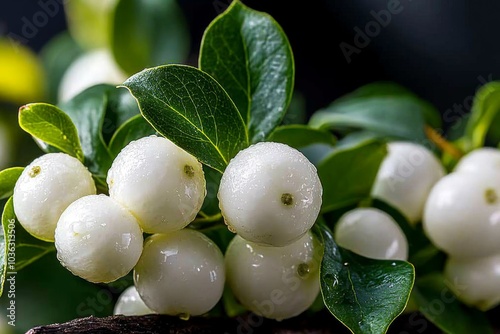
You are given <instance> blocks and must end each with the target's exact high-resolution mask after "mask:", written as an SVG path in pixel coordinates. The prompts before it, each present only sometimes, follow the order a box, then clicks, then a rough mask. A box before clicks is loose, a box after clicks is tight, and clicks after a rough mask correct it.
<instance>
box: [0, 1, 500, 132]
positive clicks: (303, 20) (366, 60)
mask: <svg viewBox="0 0 500 334" xmlns="http://www.w3.org/2000/svg"><path fill="white" fill-rule="evenodd" d="M43 1H48V0H43ZM54 1H56V0H54ZM57 1H62V0H57ZM66 1H71V0H66ZM229 1H230V0H179V3H180V5H181V7H182V9H183V10H184V13H185V15H186V17H187V19H188V23H189V28H190V30H191V34H192V53H193V56H195V55H196V53H197V51H198V47H199V44H200V41H201V36H202V34H203V30H204V29H205V28H206V26H207V25H208V24H209V22H210V21H211V20H212V19H213V18H214V17H215V16H216V15H217V14H218V13H219V12H220V11H221V10H223V9H224V7H225V6H226V5H227V3H228V2H229ZM244 3H245V4H247V5H249V6H250V7H252V8H254V9H258V10H262V11H265V12H268V13H269V14H271V15H272V16H273V17H274V18H275V19H276V20H277V22H278V23H280V24H281V25H282V27H283V29H284V30H285V33H286V34H287V36H288V38H289V39H290V43H291V45H292V48H293V51H294V55H295V62H296V88H297V90H298V91H300V92H301V93H302V94H303V95H304V97H305V98H306V107H307V111H308V112H309V113H311V112H313V111H314V110H316V109H319V108H321V107H323V106H325V105H327V104H328V103H329V102H331V101H332V100H333V99H335V98H337V97H339V96H340V95H342V94H345V93H347V92H349V91H351V90H353V89H355V88H357V87H359V86H361V85H363V84H366V83H369V82H372V81H376V80H392V81H395V82H397V83H399V84H402V85H404V86H406V87H408V88H409V89H411V90H412V91H414V92H415V93H417V94H418V95H420V96H421V97H423V98H425V99H427V100H428V101H430V102H431V103H433V104H434V105H436V106H437V107H438V109H439V110H440V111H441V112H442V113H444V112H445V111H446V110H448V109H452V108H453V107H454V105H455V107H461V106H463V107H464V110H467V109H469V108H470V100H471V96H472V95H474V93H475V91H476V89H477V88H478V87H479V86H480V85H481V84H484V83H485V82H486V81H491V80H495V79H497V78H498V77H499V74H500V62H499V61H497V59H499V56H500V43H498V33H497V30H498V29H499V28H498V15H499V14H500V2H497V1H487V0H479V1H474V2H473V1H453V2H451V1H442V0H401V1H396V0H314V1H308V2H307V3H306V2H305V1H285V0H275V1H269V0H266V1H264V0H260V1H259V0H246V1H244ZM398 3H399V5H398ZM390 6H394V8H397V9H398V10H397V12H398V13H397V14H393V15H391V17H390V22H389V23H388V24H385V27H381V28H380V29H379V31H377V30H376V29H374V25H373V23H372V24H371V25H370V22H372V21H374V20H375V18H374V15H373V12H376V13H379V12H380V11H381V10H387V9H388V7H390ZM38 10H40V7H39V5H38V1H35V0H16V1H2V2H1V4H0V33H1V34H5V35H6V34H8V33H17V34H19V35H20V32H21V29H22V26H23V20H22V19H23V17H26V18H29V19H30V18H31V17H32V16H33V14H34V13H36V11H38ZM387 21H388V20H387V19H386V22H387ZM367 24H368V26H369V27H370V28H371V29H374V30H372V35H373V37H369V36H368V38H369V40H368V41H366V40H365V41H364V44H365V45H363V47H362V48H357V49H358V51H357V52H358V53H353V54H351V62H350V63H348V62H347V60H346V58H345V57H344V54H343V52H342V50H341V48H340V46H339V45H340V44H341V43H342V42H345V43H348V44H349V45H351V46H353V47H355V43H354V40H355V37H356V34H357V33H356V30H355V29H356V28H359V29H360V30H361V31H365V27H366V25H367ZM63 29H65V18H64V13H63V11H62V10H61V11H60V12H59V13H58V14H57V15H56V16H55V17H54V18H52V19H51V20H50V22H49V23H48V24H47V25H46V26H45V27H43V28H41V29H40V31H39V32H38V34H37V35H36V36H35V37H34V38H32V39H30V40H29V42H28V43H27V45H28V46H30V47H31V48H33V49H34V50H35V51H38V50H39V49H40V48H41V47H42V46H43V45H44V43H46V42H47V41H48V40H49V39H50V38H51V37H52V36H53V35H54V34H56V33H57V32H58V31H61V30H63ZM0 75H1V74H0ZM445 125H446V124H445Z"/></svg>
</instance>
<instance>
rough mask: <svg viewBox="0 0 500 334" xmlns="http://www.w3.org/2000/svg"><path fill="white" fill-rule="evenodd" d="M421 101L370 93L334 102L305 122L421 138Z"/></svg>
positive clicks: (334, 127) (423, 120)
mask: <svg viewBox="0 0 500 334" xmlns="http://www.w3.org/2000/svg"><path fill="white" fill-rule="evenodd" d="M427 107H428V105H427V104H425V103H424V102H422V101H420V100H418V99H416V98H414V97H411V96H405V95H402V96H374V97H367V98H353V99H349V100H346V101H341V102H334V103H332V104H331V105H330V106H328V107H326V108H325V109H323V110H319V111H317V112H315V113H314V114H313V116H312V117H311V119H310V122H309V124H310V125H311V126H312V127H314V128H319V129H331V130H345V129H349V130H368V131H371V132H375V133H378V134H380V135H383V136H385V137H389V138H395V139H402V140H411V141H417V142H425V141H426V140H427V138H426V136H425V133H424V127H425V119H424V109H426V108H427Z"/></svg>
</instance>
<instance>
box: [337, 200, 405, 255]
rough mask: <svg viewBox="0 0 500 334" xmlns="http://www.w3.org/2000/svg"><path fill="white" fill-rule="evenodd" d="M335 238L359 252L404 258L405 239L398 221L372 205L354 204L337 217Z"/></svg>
mask: <svg viewBox="0 0 500 334" xmlns="http://www.w3.org/2000/svg"><path fill="white" fill-rule="evenodd" d="M335 241H336V242H337V244H338V245H339V246H341V247H343V248H346V249H348V250H350V251H352V252H354V253H357V254H359V255H362V256H365V257H369V258H373V259H380V260H383V259H386V260H407V258H408V241H407V240H406V236H405V234H404V233H403V231H402V230H401V228H400V227H399V225H398V223H397V222H396V221H395V220H394V219H393V218H392V217H391V216H390V215H389V214H387V213H385V212H384V211H381V210H379V209H375V208H356V209H353V210H351V211H348V212H347V213H345V214H344V215H343V216H342V217H340V219H339V221H338V222H337V224H336V225H335Z"/></svg>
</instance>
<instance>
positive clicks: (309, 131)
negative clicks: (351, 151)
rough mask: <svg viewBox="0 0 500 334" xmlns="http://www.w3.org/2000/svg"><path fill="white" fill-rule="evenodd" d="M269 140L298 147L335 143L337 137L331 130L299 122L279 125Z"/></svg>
mask: <svg viewBox="0 0 500 334" xmlns="http://www.w3.org/2000/svg"><path fill="white" fill-rule="evenodd" d="M267 141H273V142H278V143H283V144H287V145H289V146H291V147H294V148H296V149H299V148H303V147H306V146H309V145H312V144H318V143H321V144H328V145H331V146H333V145H335V137H334V136H333V135H332V134H331V133H330V132H327V131H323V130H318V129H313V128H311V127H309V126H307V125H299V124H294V125H282V126H279V127H277V128H276V129H275V130H274V131H273V132H272V133H271V134H270V135H269V138H268V139H267Z"/></svg>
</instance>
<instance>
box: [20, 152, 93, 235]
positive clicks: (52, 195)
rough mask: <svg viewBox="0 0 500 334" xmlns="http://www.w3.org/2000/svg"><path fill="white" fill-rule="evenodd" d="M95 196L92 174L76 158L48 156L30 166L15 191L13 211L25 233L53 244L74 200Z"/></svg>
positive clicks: (63, 155) (41, 157)
mask: <svg viewBox="0 0 500 334" xmlns="http://www.w3.org/2000/svg"><path fill="white" fill-rule="evenodd" d="M95 193H96V188H95V184H94V180H93V179H92V174H91V173H90V172H89V171H88V170H87V168H86V167H85V166H84V165H83V164H82V163H81V162H80V161H79V160H78V159H76V158H73V157H72V156H70V155H68V154H65V153H49V154H44V155H42V156H40V157H39V158H37V159H35V160H34V161H33V162H32V163H31V164H29V165H28V166H27V167H26V168H25V169H24V171H23V173H22V174H21V177H19V179H18V180H17V182H16V186H15V188H14V211H15V213H16V216H17V219H18V220H19V222H20V223H21V225H22V226H23V227H24V229H25V230H26V231H28V232H29V233H30V234H32V235H33V236H34V237H36V238H38V239H42V240H45V241H54V231H55V229H56V224H57V221H58V220H59V217H60V216H61V214H62V213H63V211H64V210H65V209H66V208H67V207H68V206H69V205H70V204H71V203H73V202H74V201H75V200H77V199H79V198H81V197H83V196H87V195H92V194H95Z"/></svg>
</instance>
